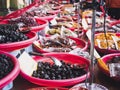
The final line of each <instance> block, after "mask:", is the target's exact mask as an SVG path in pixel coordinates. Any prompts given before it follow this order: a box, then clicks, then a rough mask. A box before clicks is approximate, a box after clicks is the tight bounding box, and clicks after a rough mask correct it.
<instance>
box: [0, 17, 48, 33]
mask: <svg viewBox="0 0 120 90" xmlns="http://www.w3.org/2000/svg"><path fill="white" fill-rule="evenodd" d="M35 20H36V22H37V23H38V24H39V26H32V27H30V29H31V31H34V32H38V31H40V30H44V29H45V27H46V26H47V25H48V21H46V20H43V19H40V18H35ZM0 24H9V19H4V20H2V21H0Z"/></svg>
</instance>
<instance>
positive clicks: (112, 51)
mask: <svg viewBox="0 0 120 90" xmlns="http://www.w3.org/2000/svg"><path fill="white" fill-rule="evenodd" d="M102 34H104V33H97V34H95V37H96V36H100V35H102ZM112 34H114V35H116V36H119V37H120V33H112ZM95 48H96V50H97V51H98V52H100V53H101V54H111V53H119V52H120V50H115V49H102V48H100V47H99V46H97V45H95Z"/></svg>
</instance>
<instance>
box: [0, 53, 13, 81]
mask: <svg viewBox="0 0 120 90" xmlns="http://www.w3.org/2000/svg"><path fill="white" fill-rule="evenodd" d="M13 68H14V64H13V62H12V60H11V58H10V57H8V56H7V55H5V54H0V80H1V79H2V78H4V77H5V76H7V75H8V74H9V73H10V72H11V71H12V70H13Z"/></svg>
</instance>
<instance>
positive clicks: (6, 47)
mask: <svg viewBox="0 0 120 90" xmlns="http://www.w3.org/2000/svg"><path fill="white" fill-rule="evenodd" d="M26 35H27V36H28V37H29V39H28V40H24V41H20V42H13V43H7V44H6V43H5V44H0V50H2V51H7V52H11V51H14V50H19V49H22V48H25V47H27V46H29V45H31V44H32V43H33V41H35V40H37V38H38V37H37V34H36V33H35V32H29V33H27V34H26Z"/></svg>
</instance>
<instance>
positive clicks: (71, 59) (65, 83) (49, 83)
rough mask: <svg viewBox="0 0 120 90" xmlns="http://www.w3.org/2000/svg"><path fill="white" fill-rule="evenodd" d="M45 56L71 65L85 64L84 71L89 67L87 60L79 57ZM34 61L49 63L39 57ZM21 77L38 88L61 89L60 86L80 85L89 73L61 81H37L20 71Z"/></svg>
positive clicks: (55, 54)
mask: <svg viewBox="0 0 120 90" xmlns="http://www.w3.org/2000/svg"><path fill="white" fill-rule="evenodd" d="M45 55H48V56H54V57H56V58H58V59H59V60H64V61H65V62H69V63H72V64H75V63H78V64H86V69H88V67H89V64H90V63H89V60H88V59H85V58H83V57H81V56H77V55H73V54H67V53H45ZM34 60H36V61H44V62H46V61H50V60H49V59H48V58H43V57H40V56H35V57H34ZM28 67H29V66H28ZM21 75H22V76H23V77H24V78H25V79H27V80H28V81H30V82H31V83H34V84H37V85H40V86H48V87H62V86H72V85H75V84H77V83H80V82H82V81H84V80H85V79H86V77H89V72H88V73H87V74H84V75H82V76H80V77H76V78H72V79H63V80H47V79H39V78H35V77H32V76H30V75H27V74H26V72H23V70H21Z"/></svg>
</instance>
